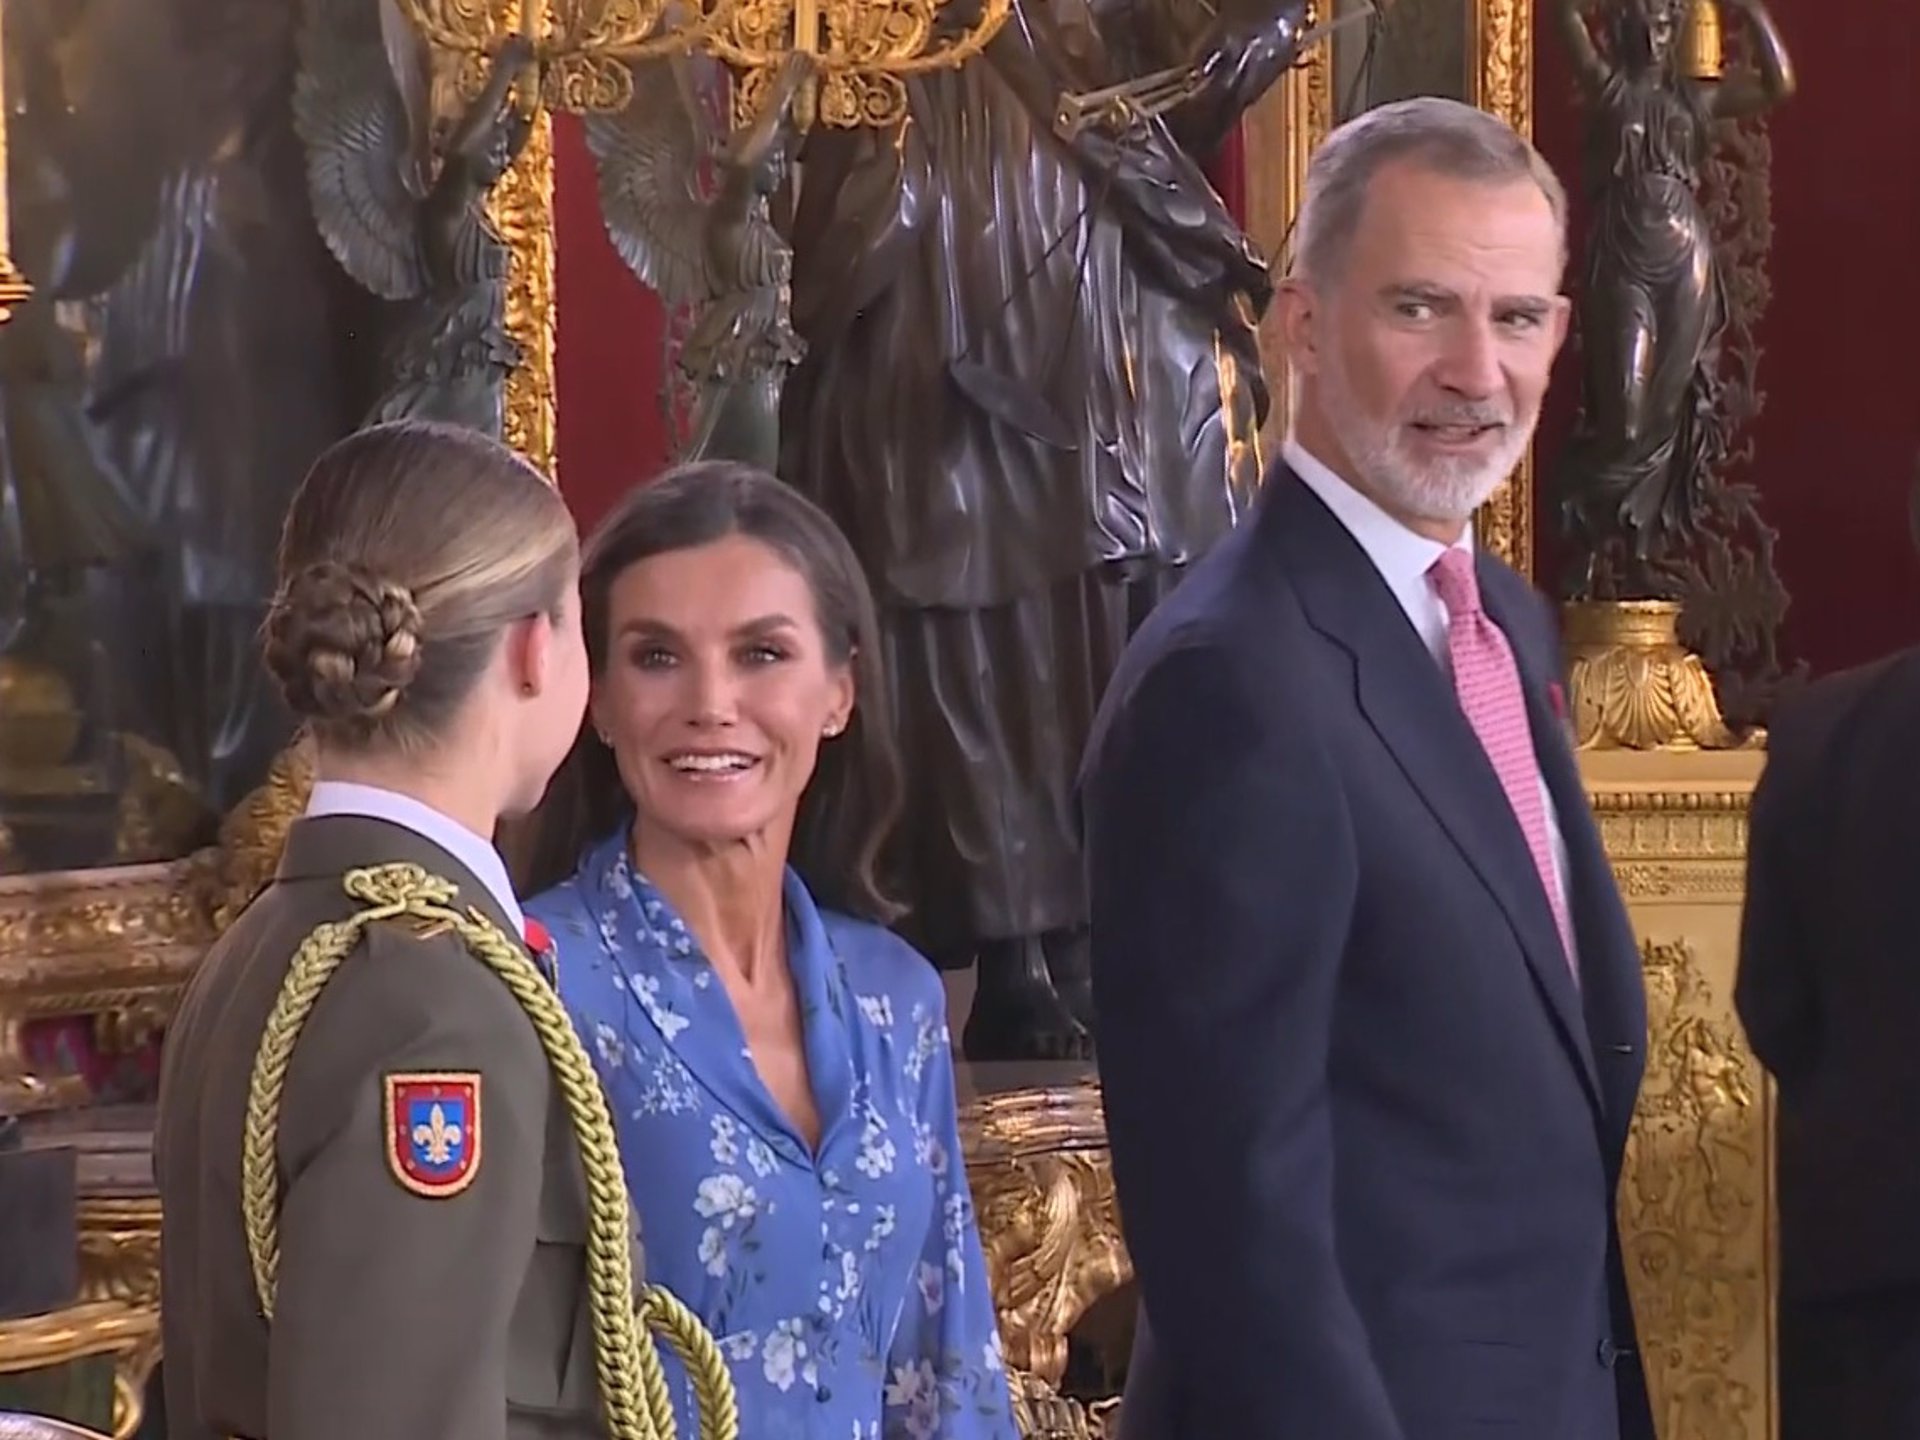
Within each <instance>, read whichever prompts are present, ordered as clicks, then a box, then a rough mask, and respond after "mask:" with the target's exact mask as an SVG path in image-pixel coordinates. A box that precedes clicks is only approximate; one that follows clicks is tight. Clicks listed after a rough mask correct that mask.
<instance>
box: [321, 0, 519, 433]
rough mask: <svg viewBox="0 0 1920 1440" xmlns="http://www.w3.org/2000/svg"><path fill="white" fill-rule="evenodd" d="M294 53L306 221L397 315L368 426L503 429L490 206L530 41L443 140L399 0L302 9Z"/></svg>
mask: <svg viewBox="0 0 1920 1440" xmlns="http://www.w3.org/2000/svg"><path fill="white" fill-rule="evenodd" d="M299 51H300V74H299V76H298V78H297V80H296V81H295V84H294V92H293V113H294V121H295V125H296V128H297V129H298V131H299V133H300V138H301V140H302V141H304V142H305V144H306V147H307V179H308V189H309V192H310V194H311V196H312V200H313V211H314V217H315V219H316V221H317V222H318V224H319V227H320V231H321V233H322V235H324V236H325V238H326V242H327V248H328V249H329V250H331V251H332V252H333V255H334V258H335V259H337V260H338V261H339V262H340V265H341V267H342V268H343V269H345V270H346V271H347V273H348V274H350V275H351V276H353V278H354V279H355V280H357V281H358V282H359V283H360V284H361V285H363V286H365V287H366V289H367V290H369V291H371V292H372V293H373V294H374V295H376V296H378V297H380V298H381V299H382V300H387V301H394V302H401V303H403V304H404V305H405V307H406V308H405V309H404V310H403V311H402V314H401V318H400V320H399V323H398V325H397V327H396V329H395V331H394V333H393V335H392V338H391V340H390V342H389V344H388V347H387V354H386V359H385V375H384V377H383V383H382V386H381V389H380V394H379V397H378V398H377V399H376V400H375V401H374V403H373V406H372V408H371V410H370V411H369V413H368V414H367V416H366V423H368V424H377V423H379V422H381V421H384V420H396V419H400V418H402V417H405V416H424V417H427V418H430V419H435V420H443V421H446V422H448V423H451V424H456V425H465V426H468V427H470V428H472V429H475V430H480V431H483V432H485V433H486V434H489V435H494V436H498V435H500V434H501V433H502V431H503V429H504V426H505V409H506V382H507V377H508V376H509V375H510V374H512V372H513V370H514V368H515V367H516V366H517V365H518V364H519V363H520V352H519V348H518V346H517V345H515V343H514V341H513V339H512V337H511V336H510V335H509V334H508V333H507V328H506V284H507V262H508V253H507V247H506V245H505V244H504V243H503V242H502V240H501V239H500V237H499V236H498V235H497V234H495V233H494V230H493V226H492V224H491V222H490V221H489V220H488V218H487V214H486V199H487V196H488V194H489V193H490V192H491V191H492V189H493V187H494V185H495V184H496V183H497V182H498V181H499V179H500V177H501V176H502V175H504V174H505V173H506V172H507V169H508V167H510V166H511V165H512V164H513V162H514V160H515V158H517V157H518V155H519V153H520V150H521V148H522V147H523V146H524V145H525V144H526V140H527V136H528V134H529V133H530V132H531V128H532V125H531V120H530V119H529V117H528V115H527V114H526V113H525V112H524V111H523V109H522V108H521V106H520V104H519V103H518V102H517V101H516V100H515V98H514V97H513V95H512V93H511V92H512V88H513V84H514V81H515V80H516V79H518V78H520V76H521V75H522V74H523V73H524V72H526V71H527V69H528V67H529V66H530V64H531V63H532V60H533V50H532V46H531V45H530V43H529V42H528V41H527V40H526V39H525V38H523V37H521V36H518V35H515V36H512V37H510V38H509V39H507V40H506V41H505V42H503V43H502V45H501V47H500V49H499V50H498V52H497V53H496V54H495V55H494V57H493V61H492V64H491V67H490V69H489V70H488V73H487V77H486V81H485V83H484V85H483V86H482V88H481V90H480V93H479V94H478V95H477V96H475V97H474V98H473V100H472V101H471V102H469V103H468V104H467V106H466V107H465V109H464V110H463V111H462V112H461V113H460V114H459V115H458V117H457V118H456V119H455V120H454V122H453V124H452V126H451V127H450V129H449V130H448V131H447V134H446V137H445V140H444V142H443V143H441V144H438V145H435V144H434V143H433V134H434V127H433V116H432V114H431V113H430V108H431V107H430V103H429V94H430V80H431V71H430V58H429V54H428V51H427V47H426V44H425V41H424V40H423V39H422V38H421V37H420V35H419V33H418V32H417V31H416V30H414V29H413V27H412V26H411V24H410V23H409V22H408V21H407V20H406V19H405V18H404V17H403V16H402V15H401V14H400V13H399V12H398V10H397V7H396V6H395V5H394V4H393V0H305V8H304V10H303V12H302V18H301V26H300V33H299Z"/></svg>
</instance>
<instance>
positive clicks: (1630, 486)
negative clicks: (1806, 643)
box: [1554, 0, 1794, 743]
mask: <svg viewBox="0 0 1920 1440" xmlns="http://www.w3.org/2000/svg"><path fill="white" fill-rule="evenodd" d="M1588 8H1589V6H1588V4H1586V3H1583V0H1555V12H1554V14H1555V18H1556V20H1557V22H1558V28H1559V31H1560V34H1561V37H1562V39H1563V41H1564V43H1565V44H1566V46H1567V49H1568V51H1569V53H1570V55H1571V57H1572V60H1573V64H1574V69H1575V72H1576V74H1577V75H1578V76H1579V79H1580V83H1581V87H1582V90H1583V93H1584V94H1585V96H1586V99H1587V103H1588V106H1589V109H1590V114H1591V122H1590V128H1589V131H1588V138H1587V157H1586V183H1587V189H1588V194H1589V198H1590V201H1591V205H1592V219H1591V222H1590V226H1589V229H1588V234H1587V236H1586V246H1585V255H1584V257H1583V260H1582V263H1581V268H1580V272H1579V281H1578V284H1579V343H1580V351H1581V357H1582V369H1583V382H1584V383H1583V390H1582V408H1581V412H1580V418H1579V421H1578V423H1577V426H1576V429H1575V433H1574V436H1573V438H1572V440H1571V442H1570V443H1569V445H1568V446H1567V448H1566V450H1565V452H1564V453H1563V454H1562V455H1561V457H1560V459H1559V464H1558V466H1557V474H1556V475H1555V477H1554V483H1555V490H1556V494H1557V498H1558V502H1559V510H1560V516H1561V527H1562V532H1563V535H1564V536H1565V539H1566V541H1567V554H1566V557H1565V561H1566V566H1567V569H1566V571H1565V580H1564V586H1563V588H1564V592H1565V594H1566V597H1567V598H1568V599H1569V600H1571V601H1575V602H1580V603H1584V604H1594V603H1611V602H1624V601H1632V602H1636V603H1641V602H1663V603H1664V605H1665V606H1678V624H1679V633H1680V638H1681V640H1682V641H1683V642H1684V643H1685V644H1687V645H1689V646H1691V647H1692V648H1693V649H1695V650H1697V651H1698V652H1699V653H1700V656H1701V658H1702V659H1704V661H1705V662H1706V664H1707V666H1708V667H1709V669H1711V670H1712V671H1713V672H1714V674H1715V678H1716V679H1717V681H1718V683H1719V688H1720V702H1721V706H1722V708H1723V709H1724V710H1725V712H1726V714H1727V716H1728V717H1729V719H1731V720H1733V721H1734V722H1735V723H1736V725H1739V724H1744V723H1752V722H1756V721H1758V720H1759V719H1761V718H1762V716H1763V714H1764V711H1765V708H1766V706H1767V704H1768V703H1769V701H1770V697H1771V696H1772V694H1773V693H1775V692H1776V690H1777V688H1778V687H1779V685H1780V684H1781V682H1782V680H1783V676H1782V673H1781V667H1780V663H1779V659H1778V654H1777V650H1776V646H1775V631H1776V629H1777V627H1778V625H1779V622H1780V619H1781V617H1782V616H1783V614H1784V613H1785V609H1786V604H1787V597H1786V593H1785V591H1784V589H1783V587H1782V586H1781V584H1780V580H1779V577H1778V575H1777V573H1776V572H1775V570H1774V566H1773V544H1774V532H1773V531H1772V530H1771V529H1770V528H1769V527H1768V526H1767V525H1766V523H1765V521H1764V520H1763V519H1762V518H1761V515H1760V512H1759V508H1758V505H1757V503H1756V496H1755V493H1754V491H1753V488H1752V487H1751V486H1750V485H1746V484H1740V483H1734V482H1733V481H1732V480H1731V479H1730V476H1729V472H1730V470H1731V469H1732V467H1733V466H1734V464H1735V463H1736V462H1737V461H1739V460H1740V459H1743V458H1745V457H1744V455H1743V454H1742V453H1741V452H1740V451H1739V450H1738V448H1737V446H1736V444H1735V440H1736V434H1737V431H1738V428H1739V427H1740V426H1741V425H1742V424H1744V423H1745V422H1746V421H1747V420H1749V419H1750V418H1751V417H1752V415H1753V413H1754V412H1755V411H1756V410H1757V408H1758V404H1759V393H1758V391H1757V389H1756V388H1755V385H1754V374H1753V370H1754V361H1755V359H1756V357H1757V352H1756V351H1755V349H1754V346H1753V343H1752V332H1751V327H1752V324H1753V321H1754V319H1755V316H1756V312H1757V307H1758V304H1759V302H1760V300H1762V299H1763V298H1764V293H1763V290H1762V291H1761V292H1760V293H1755V291H1754V288H1753V281H1752V278H1751V277H1752V276H1753V275H1754V274H1755V273H1756V271H1757V259H1758V256H1757V255H1756V254H1755V253H1754V252H1755V250H1756V249H1758V250H1761V251H1763V250H1764V238H1763V239H1762V240H1761V242H1760V244H1759V245H1758V246H1755V245H1754V243H1753V241H1752V238H1751V237H1750V236H1745V235H1743V234H1742V233H1741V232H1740V230H1739V217H1740V215H1741V214H1742V212H1743V211H1744V212H1745V213H1747V214H1751V213H1753V211H1754V209H1755V207H1753V206H1750V205H1749V206H1741V205H1739V204H1738V203H1737V188H1738V187H1739V186H1741V185H1742V184H1743V183H1745V181H1744V178H1743V174H1742V170H1741V167H1740V166H1739V165H1738V163H1737V160H1736V161H1735V162H1733V163H1730V162H1729V161H1728V159H1727V158H1726V157H1727V156H1728V155H1729V154H1731V155H1733V156H1736V157H1737V156H1739V155H1740V154H1741V153H1742V152H1743V150H1744V151H1750V150H1751V147H1752V146H1753V144H1754V143H1755V141H1754V132H1753V131H1752V130H1751V129H1750V128H1747V129H1742V128H1739V127H1741V125H1742V122H1749V123H1750V122H1752V121H1754V120H1755V119H1757V117H1759V116H1762V115H1764V114H1765V113H1766V112H1767V111H1769V110H1771V109H1772V108H1773V107H1774V106H1775V105H1777V104H1778V103H1779V102H1780V101H1782V100H1783V99H1785V98H1786V97H1787V96H1788V95H1790V94H1791V93H1792V90H1793V83H1794V82H1793V74H1792V69H1791V65H1790V62H1789V60H1788V56H1787V52H1786V47H1785V44H1784V42H1783V41H1782V39H1781V36H1780V33H1779V31H1778V29H1777V28H1776V27H1775V25H1774V23H1773V21H1772V19H1771V17H1770V16H1769V15H1768V13H1767V11H1766V9H1765V7H1764V5H1763V4H1762V3H1761V0H1691V3H1690V0H1602V5H1601V7H1600V9H1599V14H1598V21H1599V23H1598V27H1597V28H1598V31H1599V34H1598V36H1597V37H1596V33H1595V28H1594V27H1593V26H1592V24H1591V22H1590V21H1589V18H1588V16H1587V14H1586V13H1585V12H1586V11H1587V10H1588ZM1723 9H1724V11H1725V12H1727V13H1729V14H1732V15H1737V16H1738V17H1739V19H1740V20H1741V21H1742V22H1743V23H1742V24H1741V25H1740V26H1739V27H1737V30H1735V31H1734V33H1733V35H1732V36H1731V37H1730V38H1733V39H1735V41H1736V44H1737V53H1738V54H1739V55H1741V56H1744V57H1745V59H1746V63H1744V64H1741V65H1738V66H1735V67H1723V66H1722V64H1721V60H1720V56H1719V54H1718V50H1719V41H1720V37H1721V28H1722V27H1721V23H1720V21H1721V16H1722V10H1723ZM1760 143H1762V144H1763V143H1764V140H1763V139H1762V140H1761V142H1760ZM1730 261H1731V262H1733V265H1734V267H1735V268H1733V269H1732V270H1730V266H1729V262H1730ZM1743 282H1744V285H1745V289H1744V290H1743V289H1742V288H1741V287H1742V284H1743ZM1760 283H1761V285H1762V286H1763V285H1764V280H1763V278H1762V280H1761V282H1760ZM1643 608H1644V607H1643ZM1709 698H1710V697H1709ZM1702 723H1703V724H1704V725H1705V728H1704V729H1701V730H1700V733H1699V734H1697V735H1694V736H1693V737H1692V740H1693V741H1694V742H1698V743H1706V737H1707V735H1709V734H1717V731H1715V728H1714V726H1713V725H1712V724H1707V723H1706V722H1702ZM1695 728H1699V727H1695Z"/></svg>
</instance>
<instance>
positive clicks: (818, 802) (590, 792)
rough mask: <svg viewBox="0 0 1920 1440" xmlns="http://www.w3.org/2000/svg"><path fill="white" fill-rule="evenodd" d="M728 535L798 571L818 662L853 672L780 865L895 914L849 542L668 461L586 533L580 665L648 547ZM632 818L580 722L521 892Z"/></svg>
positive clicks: (881, 762) (763, 476)
mask: <svg viewBox="0 0 1920 1440" xmlns="http://www.w3.org/2000/svg"><path fill="white" fill-rule="evenodd" d="M730 535H744V536H747V537H749V538H750V539H754V540H758V541H759V542H760V543H761V544H763V545H765V546H766V547H767V548H768V549H770V550H772V551H774V552H775V553H776V554H778V555H779V556H780V557H781V558H782V559H784V560H785V561H786V562H787V563H788V564H789V565H791V566H792V567H793V568H794V569H795V570H796V571H798V572H799V574H800V575H801V577H802V578H803V579H805V581H806V582H807V589H808V590H809V591H810V592H812V595H813V608H814V614H815V616H816V617H817V618H818V620H819V624H820V633H821V637H822V640H823V641H824V644H825V649H826V654H827V659H828V661H829V662H831V663H833V664H837V665H851V666H852V668H853V683H854V694H855V701H854V710H853V715H852V717H851V719H850V721H849V723H848V726H847V729H846V730H845V732H843V733H842V734H841V735H840V736H839V738H837V739H835V740H833V741H830V742H829V743H827V744H825V745H823V746H821V748H820V760H819V767H818V769H817V770H816V771H815V772H814V776H813V780H812V782H811V783H810V784H809V785H808V786H807V790H806V793H805V794H804V795H803V796H802V797H801V799H800V815H799V820H798V822H797V823H796V825H795V827H794V835H793V853H792V855H791V857H790V861H791V863H792V865H793V868H794V869H795V870H796V871H798V872H799V874H800V877H801V878H802V879H803V880H805V881H806V883H807V888H808V889H809V890H811V891H812V892H813V894H814V897H815V898H816V899H817V900H818V901H819V902H820V903H821V904H822V905H824V906H827V907H829V908H831V909H835V910H841V911H844V912H846V913H848V914H851V915H857V916H860V917H861V918H863V919H867V920H874V921H878V922H881V923H886V922H888V921H890V920H893V919H894V918H896V917H897V916H898V915H899V914H900V907H899V905H897V904H896V903H895V902H894V901H893V900H892V899H891V898H890V897H889V896H888V895H887V893H886V890H885V888H884V886H883V884H882V881H881V879H880V866H881V856H882V852H883V850H884V848H885V846H886V843H887V838H888V835H889V833H890V832H891V830H892V828H893V822H894V820H895V819H896V818H897V816H898V814H899V811H900V798H901V796H900V757H899V752H898V750H897V749H896V748H895V743H894V736H893V716H892V707H891V706H890V704H889V703H888V692H887V677H886V672H885V669H884V668H883V666H882V664H881V654H880V627H879V622H878V620H877V618H876V616H875V613H874V605H873V592H872V591H871V590H870V589H869V588H868V586H867V580H866V576H865V575H864V574H863V573H862V571H861V569H860V562H859V560H858V559H857V558H855V556H854V553H853V547H852V546H851V545H849V544H848V543H847V539H846V536H844V535H842V534H841V533H840V530H839V529H838V527H836V526H835V525H834V523H833V521H831V520H829V519H828V518H827V516H826V515H825V514H824V513H823V512H822V511H821V510H820V509H819V508H818V507H816V506H815V505H814V504H813V503H812V502H811V501H809V500H808V499H806V497H805V496H803V495H801V494H800V493H799V492H798V491H796V490H794V489H792V488H791V487H790V486H787V485H785V484H782V483H781V482H780V481H779V480H777V479H775V478H774V477H773V476H771V475H769V474H767V473H766V472H765V471H762V470H756V469H754V468H753V467H752V466H749V465H741V464H737V463H735V462H732V461H723V460H716V461H701V462H698V463H695V464H690V465H681V466H677V467H675V468H673V469H671V470H669V471H667V473H666V474H664V475H662V476H661V477H660V478H659V479H657V480H655V481H653V482H651V483H650V484H646V485H642V486H640V487H639V488H637V489H635V490H634V491H632V492H631V493H630V494H628V496H627V497H626V499H625V500H624V501H622V502H621V504H620V505H619V507H618V508H616V509H615V510H614V511H613V512H612V513H611V514H610V515H608V516H607V518H606V519H605V520H603V521H602V522H601V524H600V526H599V528H598V529H597V530H595V531H594V533H593V535H592V537H591V538H590V539H589V540H588V541H587V544H586V554H585V558H584V559H583V561H582V563H581V572H580V613H581V620H582V622H583V625H584V628H585V630H586V640H587V657H588V660H589V662H590V664H591V666H592V669H593V673H594V675H595V676H596V677H598V676H599V675H601V674H602V673H603V672H604V670H605V668H606V664H607V659H608V654H607V650H608V643H609V636H608V633H607V631H608V626H609V615H608V610H609V598H610V595H611V593H612V590H613V587H614V584H615V582H616V581H618V580H619V578H620V576H621V575H623V574H625V573H626V572H627V571H628V570H629V569H631V568H632V567H633V566H635V565H637V564H639V563H640V562H641V561H643V560H648V559H651V558H653V557H654V556H656V555H668V554H673V553H675V552H677V551H681V550H692V549H696V548H698V547H699V546H702V545H711V544H713V543H714V542H715V541H718V540H724V539H725V538H727V537H728V536H730ZM632 814H633V806H632V801H631V800H630V799H629V798H628V796H627V793H626V790H625V788H624V787H623V786H622V785H621V783H620V776H619V772H618V770H617V769H616V768H615V765H614V759H613V752H612V751H610V750H609V749H608V748H607V747H606V746H605V745H603V744H602V743H601V741H600V737H599V736H598V735H596V734H595V733H594V731H593V726H592V725H591V724H590V723H589V724H587V725H584V726H582V728H581V732H580V738H579V739H578V740H577V741H576V742H575V744H574V747H573V753H572V754H570V755H569V756H568V757H567V761H566V763H565V764H564V765H563V766H562V767H561V769H560V773H559V775H558V776H556V777H555V779H554V783H553V786H552V788H551V790H549V792H548V795H547V799H546V801H545V802H544V803H543V804H542V805H541V807H540V811H539V813H538V817H537V819H536V822H535V827H534V834H533V839H532V847H531V854H530V856H529V860H528V863H527V865H526V866H525V867H524V872H525V873H524V874H523V875H522V877H521V878H522V880H523V882H524V889H525V890H526V891H527V892H529V893H532V892H536V891H539V890H543V889H545V888H546V887H547V886H549V885H553V884H557V883H558V882H559V881H561V880H564V879H565V878H566V877H567V876H568V875H569V874H570V873H572V870H573V867H574V866H575V865H576V864H577V863H578V862H579V858H580V854H581V851H582V850H583V849H584V848H585V847H586V846H588V845H591V844H594V843H595V842H597V841H599V840H601V839H603V838H604V837H606V836H607V835H608V834H610V833H612V832H613V831H614V830H615V829H616V828H618V827H620V826H622V825H625V824H627V823H629V822H630V819H631V817H632Z"/></svg>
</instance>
